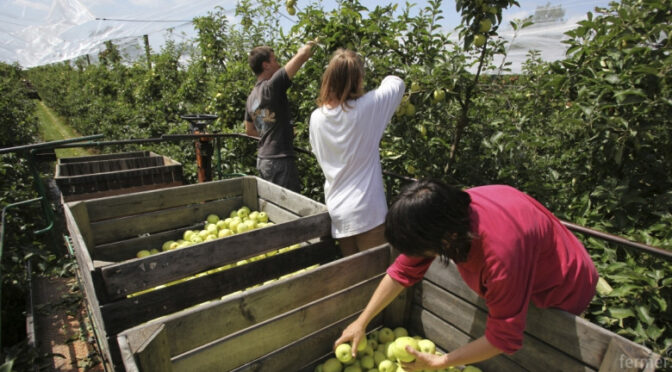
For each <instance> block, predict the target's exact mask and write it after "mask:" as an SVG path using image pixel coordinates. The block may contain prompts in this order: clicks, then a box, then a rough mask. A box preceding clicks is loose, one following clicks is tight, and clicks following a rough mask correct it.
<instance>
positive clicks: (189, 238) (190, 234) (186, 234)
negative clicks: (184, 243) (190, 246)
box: [182, 230, 194, 241]
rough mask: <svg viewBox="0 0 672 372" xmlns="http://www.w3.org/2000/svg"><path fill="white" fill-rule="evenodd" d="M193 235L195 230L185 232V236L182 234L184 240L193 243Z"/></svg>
mask: <svg viewBox="0 0 672 372" xmlns="http://www.w3.org/2000/svg"><path fill="white" fill-rule="evenodd" d="M193 234H194V230H187V231H185V232H184V234H182V238H183V239H184V240H189V241H191V237H192V235H193Z"/></svg>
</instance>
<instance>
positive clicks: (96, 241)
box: [64, 176, 340, 370]
mask: <svg viewBox="0 0 672 372" xmlns="http://www.w3.org/2000/svg"><path fill="white" fill-rule="evenodd" d="M243 205H246V206H248V207H250V208H251V209H252V210H258V211H265V212H267V214H268V216H269V219H270V220H271V221H273V222H274V223H275V225H272V226H268V227H264V228H259V229H255V230H251V231H249V232H245V233H242V234H236V235H233V236H230V237H226V238H222V239H217V240H212V241H208V242H204V243H200V244H196V245H192V246H189V247H185V248H180V249H175V250H170V251H164V252H161V253H158V254H154V255H151V256H148V257H143V258H136V253H137V252H138V251H139V250H143V249H147V250H149V249H152V248H158V249H159V250H160V248H161V245H162V243H163V242H165V241H167V240H177V239H179V238H180V237H181V236H182V234H183V233H184V231H186V230H188V229H202V228H203V225H204V220H205V218H206V216H207V215H209V214H211V213H215V214H218V215H223V214H227V215H228V213H229V212H230V211H231V210H233V209H238V208H240V207H241V206H243ZM64 210H65V216H66V222H67V226H68V231H69V233H70V237H71V239H72V246H73V250H74V253H75V256H76V259H77V263H78V266H79V270H78V275H79V276H80V279H81V282H82V283H83V287H84V288H83V290H84V294H85V296H86V300H87V302H88V304H89V307H90V310H91V312H92V318H93V323H94V326H95V327H96V331H97V334H98V341H99V343H101V348H102V349H103V353H104V356H105V357H106V359H107V360H106V363H108V364H109V365H110V366H111V368H113V369H116V370H123V367H122V364H121V360H120V354H119V349H118V344H117V342H116V335H117V334H118V333H119V332H121V331H123V330H125V329H128V328H130V327H133V326H136V325H138V324H141V323H143V322H146V321H149V320H152V319H154V318H157V317H161V316H165V315H168V314H171V313H174V312H176V311H179V310H183V309H186V308H189V307H193V306H196V305H202V304H203V303H206V302H208V301H212V300H219V299H220V298H221V297H222V296H225V295H227V294H230V293H234V292H236V291H239V290H243V289H246V288H249V287H251V286H255V285H258V284H260V283H263V282H266V281H269V280H272V279H276V278H278V277H281V276H283V275H286V274H289V273H292V272H295V271H297V270H300V269H303V268H306V267H310V266H313V265H316V264H323V263H326V262H329V261H333V260H335V259H337V258H339V257H340V251H339V249H338V248H337V246H336V245H335V244H334V241H333V240H332V239H331V238H330V235H331V231H330V228H331V220H330V218H329V214H328V213H327V211H326V207H325V206H324V205H323V204H321V203H317V202H315V201H313V200H310V199H308V198H306V197H304V196H302V195H300V194H297V193H294V192H292V191H289V190H287V189H284V188H282V187H279V186H277V185H274V184H272V183H269V182H266V181H264V180H262V179H260V178H257V177H248V176H246V177H239V178H233V179H228V180H224V181H215V182H207V183H200V184H195V185H188V186H179V187H172V188H165V189H160V190H153V191H146V192H139V193H132V194H126V195H118V196H112V197H106V198H99V199H90V200H82V201H75V202H70V203H66V204H65V208H64ZM298 243H301V244H302V247H301V248H299V249H294V250H291V251H288V252H284V253H282V254H275V255H273V256H271V257H268V258H266V259H263V260H258V261H254V262H250V263H248V264H246V265H242V266H237V267H234V268H231V269H228V270H224V271H216V272H215V270H213V269H216V268H220V267H222V266H224V265H228V264H235V263H237V262H238V261H241V260H244V259H247V258H250V257H254V256H258V255H260V254H263V253H266V252H269V251H276V250H278V249H279V248H283V247H287V246H291V245H294V244H298ZM207 271H210V272H211V273H210V274H208V275H201V274H202V273H204V272H207ZM196 274H199V275H196ZM195 275H196V276H197V277H195V278H193V279H191V280H188V281H183V282H181V283H178V284H174V285H170V286H165V287H163V288H160V289H156V290H153V291H148V292H146V293H143V294H140V295H137V293H138V292H140V291H145V290H147V289H152V288H156V287H158V286H162V285H165V284H167V283H171V282H174V281H176V280H180V279H182V278H185V277H193V276H195ZM132 294H135V295H133V296H129V295H132Z"/></svg>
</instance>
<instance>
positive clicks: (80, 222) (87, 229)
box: [63, 202, 94, 269]
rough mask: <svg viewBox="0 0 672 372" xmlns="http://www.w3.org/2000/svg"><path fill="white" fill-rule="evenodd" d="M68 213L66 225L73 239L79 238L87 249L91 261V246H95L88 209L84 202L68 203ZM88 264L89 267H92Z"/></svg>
mask: <svg viewBox="0 0 672 372" xmlns="http://www.w3.org/2000/svg"><path fill="white" fill-rule="evenodd" d="M63 210H64V213H66V212H67V214H66V226H67V228H68V232H69V233H70V236H71V237H72V239H73V240H77V241H78V242H79V243H80V244H81V246H83V248H85V249H86V251H87V257H88V258H89V259H88V260H87V261H90V255H91V253H92V252H91V251H90V250H89V249H90V247H93V246H94V243H93V233H92V231H91V224H90V222H89V215H88V210H87V208H86V204H84V202H73V203H67V204H66V205H65V206H64V208H63ZM89 266H90V265H87V266H86V267H87V269H90V267H89Z"/></svg>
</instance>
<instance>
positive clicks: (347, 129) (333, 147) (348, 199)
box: [310, 49, 405, 256]
mask: <svg viewBox="0 0 672 372" xmlns="http://www.w3.org/2000/svg"><path fill="white" fill-rule="evenodd" d="M404 88H405V86H404V82H403V80H401V79H400V78H399V77H396V76H387V77H385V78H384V79H383V81H382V82H381V83H380V86H379V87H378V88H376V89H374V90H372V91H369V92H366V93H364V63H363V61H362V58H361V57H360V56H359V55H358V54H357V53H355V52H353V51H351V50H345V49H339V50H337V51H336V52H335V53H334V55H333V57H332V58H331V61H330V62H329V65H328V66H327V69H326V71H325V72H324V74H323V75H322V87H321V89H320V96H319V98H318V101H317V103H318V108H317V109H315V110H314V111H313V113H312V115H311V116H310V145H311V147H312V150H313V153H314V154H315V156H316V157H317V161H318V163H319V164H320V167H321V168H322V172H323V173H324V176H325V183H324V196H325V201H326V204H327V208H328V210H329V215H330V216H331V232H332V236H333V237H334V238H335V239H337V240H338V242H339V245H340V248H341V252H342V253H343V255H344V256H347V255H351V254H354V253H357V252H360V251H363V250H366V249H369V248H372V247H376V246H378V245H380V244H383V243H385V215H386V214H387V201H386V199H385V190H384V187H383V173H382V168H381V165H380V152H379V145H380V140H381V139H382V137H383V132H384V131H385V128H386V127H387V125H388V124H389V122H390V120H391V119H392V115H394V112H395V110H396V109H397V106H399V104H400V103H401V98H402V97H403V95H404Z"/></svg>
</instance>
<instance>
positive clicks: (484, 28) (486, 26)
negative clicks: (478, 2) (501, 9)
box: [478, 18, 492, 34]
mask: <svg viewBox="0 0 672 372" xmlns="http://www.w3.org/2000/svg"><path fill="white" fill-rule="evenodd" d="M491 27H492V21H490V19H488V18H486V19H484V20H481V22H479V24H478V31H479V32H481V33H482V34H484V33H486V32H488V31H490V28H491Z"/></svg>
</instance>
